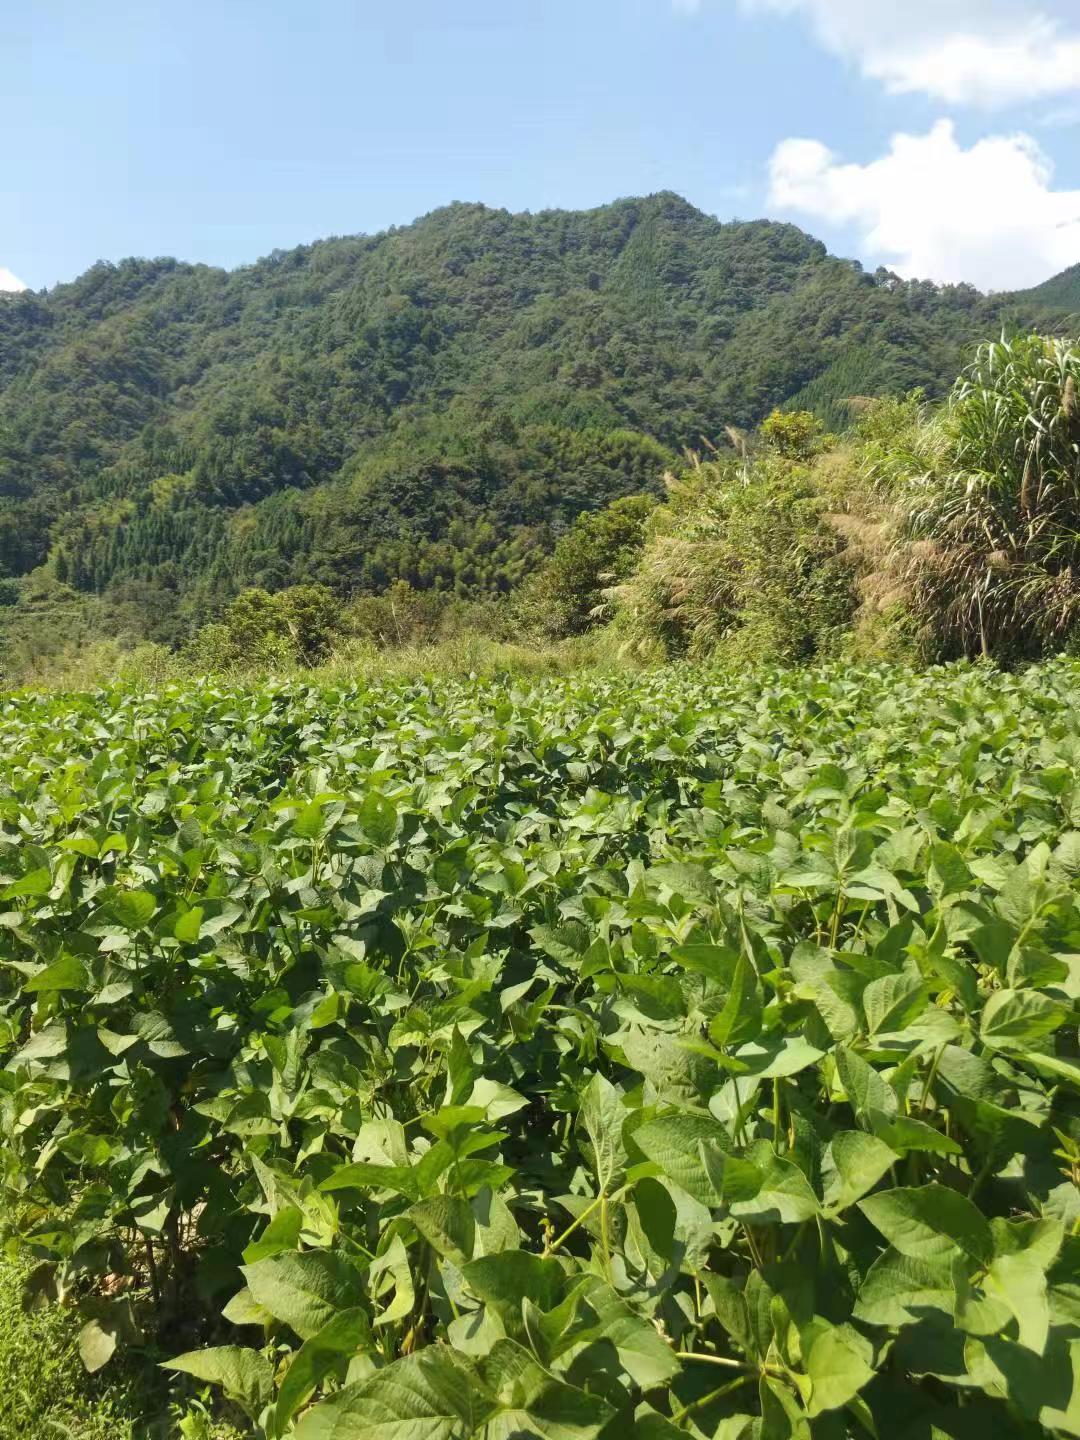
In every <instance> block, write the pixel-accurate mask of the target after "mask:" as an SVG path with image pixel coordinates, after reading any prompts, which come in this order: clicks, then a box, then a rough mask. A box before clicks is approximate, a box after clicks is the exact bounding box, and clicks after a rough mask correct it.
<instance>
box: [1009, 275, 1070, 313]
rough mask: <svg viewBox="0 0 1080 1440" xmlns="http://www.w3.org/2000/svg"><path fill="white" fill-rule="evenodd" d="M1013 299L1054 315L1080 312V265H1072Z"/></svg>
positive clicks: (1021, 292)
mask: <svg viewBox="0 0 1080 1440" xmlns="http://www.w3.org/2000/svg"><path fill="white" fill-rule="evenodd" d="M1013 300H1014V301H1016V302H1018V303H1021V304H1023V305H1025V306H1031V307H1033V308H1034V309H1035V310H1037V311H1040V312H1049V313H1051V314H1054V315H1061V314H1063V313H1068V314H1073V315H1075V314H1080V265H1072V266H1070V267H1069V269H1068V270H1063V271H1062V272H1061V274H1060V275H1054V276H1053V277H1052V278H1051V279H1049V280H1045V281H1044V282H1043V283H1042V284H1041V285H1036V286H1035V287H1034V289H1032V290H1022V291H1020V292H1018V293H1017V294H1016V295H1014V296H1013Z"/></svg>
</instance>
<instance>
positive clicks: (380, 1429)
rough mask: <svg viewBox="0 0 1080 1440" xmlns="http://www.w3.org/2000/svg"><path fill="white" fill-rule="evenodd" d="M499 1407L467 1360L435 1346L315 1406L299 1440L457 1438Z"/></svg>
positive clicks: (298, 1429)
mask: <svg viewBox="0 0 1080 1440" xmlns="http://www.w3.org/2000/svg"><path fill="white" fill-rule="evenodd" d="M497 1408H498V1405H497V1402H496V1401H495V1399H494V1397H493V1396H492V1395H491V1393H490V1391H489V1390H488V1389H487V1387H486V1386H485V1385H484V1384H483V1383H482V1382H481V1380H480V1377H479V1375H478V1374H477V1372H476V1370H475V1368H474V1367H473V1365H472V1364H471V1363H470V1362H469V1361H468V1360H467V1359H466V1357H464V1356H461V1355H457V1354H455V1352H454V1351H452V1350H450V1349H448V1348H447V1347H446V1346H431V1347H429V1348H428V1349H425V1350H421V1351H420V1352H419V1354H416V1355H410V1356H407V1357H406V1358H405V1359H403V1360H398V1361H396V1362H395V1363H394V1364H393V1365H389V1366H387V1368H386V1369H385V1370H378V1371H376V1373H375V1374H374V1375H372V1376H371V1377H370V1379H368V1380H363V1381H361V1382H360V1383H359V1384H355V1385H346V1386H345V1388H344V1389H343V1390H339V1391H338V1392H337V1394H335V1395H332V1396H331V1397H330V1398H329V1399H328V1400H323V1401H321V1402H320V1404H318V1405H315V1406H313V1407H312V1408H311V1409H310V1410H309V1411H308V1412H307V1414H306V1415H304V1416H303V1418H302V1419H301V1420H300V1423H299V1424H298V1425H297V1427H296V1437H297V1440H456V1437H458V1436H461V1435H473V1434H474V1433H475V1432H477V1431H479V1430H480V1428H481V1427H482V1426H483V1425H485V1424H486V1423H487V1421H488V1420H489V1419H490V1418H491V1417H492V1416H493V1415H494V1413H495V1411H496V1409H497Z"/></svg>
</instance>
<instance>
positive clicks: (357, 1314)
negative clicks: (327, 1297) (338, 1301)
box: [274, 1309, 371, 1435]
mask: <svg viewBox="0 0 1080 1440" xmlns="http://www.w3.org/2000/svg"><path fill="white" fill-rule="evenodd" d="M370 1342H371V1327H370V1325H369V1324H368V1317H367V1314H366V1313H365V1312H364V1311H363V1310H360V1309H354V1310H342V1311H341V1312H340V1313H339V1314H337V1315H335V1316H334V1317H333V1319H332V1320H329V1321H327V1323H326V1324H325V1325H324V1326H323V1328H322V1329H321V1330H320V1331H319V1332H318V1333H317V1334H315V1335H313V1336H312V1337H311V1339H310V1340H305V1341H304V1343H303V1345H301V1347H300V1349H299V1350H298V1351H297V1352H296V1354H295V1355H294V1356H293V1358H292V1360H291V1361H290V1363H289V1368H288V1370H287V1371H286V1372H285V1378H284V1380H282V1382H281V1386H280V1388H279V1390H278V1396H277V1403H276V1405H275V1408H274V1425H275V1428H276V1431H277V1434H278V1435H284V1434H285V1432H286V1427H287V1426H288V1423H289V1421H290V1420H291V1419H292V1418H293V1416H294V1415H295V1414H296V1412H297V1411H298V1410H299V1409H300V1408H301V1406H303V1405H305V1404H306V1403H307V1402H308V1400H309V1399H310V1398H311V1396H312V1395H313V1394H314V1393H315V1391H316V1389H317V1388H318V1386H319V1385H320V1384H321V1383H322V1381H323V1379H324V1378H325V1377H326V1376H327V1375H329V1374H330V1372H331V1371H332V1370H333V1369H334V1368H335V1367H336V1366H338V1365H339V1364H340V1362H341V1361H342V1359H348V1357H349V1356H351V1355H355V1354H356V1352H357V1351H358V1350H359V1349H360V1348H361V1347H362V1346H364V1345H365V1344H370Z"/></svg>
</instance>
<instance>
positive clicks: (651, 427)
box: [0, 194, 1069, 640]
mask: <svg viewBox="0 0 1080 1440" xmlns="http://www.w3.org/2000/svg"><path fill="white" fill-rule="evenodd" d="M1045 288H1046V287H1044V289H1045ZM1057 300H1058V295H1057V292H1055V291H1051V290H1048V291H1047V293H1046V294H1041V293H1040V292H1031V294H1030V296H1026V297H1007V296H1006V297H1001V296H999V297H990V298H987V297H983V296H981V295H980V294H979V293H978V292H976V291H975V290H974V289H972V288H970V287H967V286H960V287H946V288H941V287H937V286H934V285H931V284H921V283H907V282H902V281H900V280H898V279H897V278H896V277H895V276H891V275H889V274H887V273H885V272H878V273H877V274H876V275H870V274H867V273H864V272H863V271H862V270H861V269H860V268H859V267H858V266H857V265H855V264H853V263H851V262H849V261H844V260H838V259H835V258H832V257H830V256H829V255H828V254H827V253H826V251H825V249H824V247H823V246H822V245H821V244H820V243H819V242H817V241H815V240H813V239H811V238H810V237H809V236H807V235H805V234H804V233H802V231H800V230H798V229H797V228H795V227H793V226H789V225H779V224H773V223H770V222H764V221H758V222H751V223H730V224H721V223H720V222H718V221H716V220H714V219H712V218H710V217H708V216H706V215H704V214H702V213H701V212H699V211H697V210H695V209H694V208H693V207H692V206H690V205H688V204H687V203H686V202H685V201H683V200H681V199H679V198H678V197H677V196H674V195H670V194H661V195H656V196H652V197H650V198H648V199H642V200H624V201H619V202H617V203H615V204H613V205H609V206H606V207H603V208H601V209H597V210H592V211H587V212H561V211H552V212H545V213H542V214H537V215H530V214H523V215H511V214H509V213H508V212H505V211H498V210H491V209H487V208H485V207H483V206H480V205H465V204H460V205H453V206H450V207H448V208H446V209H444V210H440V211H437V212H435V213H433V214H431V215H429V216H427V217H425V218H424V219H422V220H419V221H417V222H416V223H415V224H414V225H411V226H407V227H404V228H401V229H394V230H390V231H388V232H386V233H384V234H381V235H377V236H373V237H354V238H347V239H333V240H327V241H320V242H318V243H316V244H313V245H308V246H301V247H299V248H297V249H295V250H291V251H287V252H275V253H274V254H273V255H271V256H269V257H268V258H266V259H264V260H262V261H260V262H259V263H258V264H256V265H252V266H249V267H246V268H243V269H240V270H236V271H233V272H228V273H227V272H225V271H222V270H217V269H213V268H210V267H207V266H201V265H185V264H181V263H179V262H177V261H174V260H128V261H124V262H122V263H121V264H119V265H107V264H100V265H97V266H95V267H94V268H93V269H91V270H90V271H88V272H87V273H86V274H85V275H84V276H82V277H81V279H79V280H77V281H76V282H75V283H73V284H71V285H65V286H60V287H58V288H57V289H55V290H53V291H51V292H49V293H47V294H46V293H42V294H33V293H24V294H19V295H0V577H6V579H0V591H2V594H0V599H2V600H3V601H5V602H6V603H7V605H8V606H11V605H13V604H18V605H20V606H23V607H25V606H26V605H27V604H28V603H29V602H30V601H31V600H34V599H35V595H36V603H39V604H40V600H41V595H42V593H43V590H42V587H43V586H45V587H46V588H47V589H48V591H49V594H50V595H51V596H52V597H53V601H55V599H56V597H57V596H60V597H63V596H65V595H77V594H79V593H80V592H81V593H83V594H85V595H88V596H95V595H96V596H105V597H107V598H108V599H109V601H110V603H113V604H115V605H116V606H120V607H126V608H125V609H124V611H123V613H124V614H125V616H126V617H127V623H130V624H132V625H133V626H134V628H135V629H137V630H141V631H142V632H143V633H145V634H147V635H151V636H154V637H156V638H159V639H164V640H173V639H176V638H179V637H180V636H181V635H182V634H184V633H186V632H187V631H189V630H190V629H191V628H192V627H193V626H194V625H196V624H198V623H200V622H201V621H203V620H205V619H206V618H207V617H208V616H210V615H213V614H214V613H216V611H217V610H218V609H220V607H221V605H222V604H223V603H224V602H225V601H226V600H227V599H228V598H229V597H230V596H231V595H232V594H234V593H236V591H237V590H238V589H240V588H242V587H243V586H245V585H252V584H258V585H261V586H264V587H266V588H269V589H275V588H278V587H281V586H284V585H288V584H291V583H296V582H300V581H321V582H324V583H328V584H330V585H331V586H333V587H335V588H337V589H340V590H342V591H348V592H351V591H356V590H376V591H377V590H380V589H382V588H385V586H386V585H387V584H389V583H390V582H391V581H392V580H394V579H395V578H403V579H405V580H407V581H408V582H409V583H410V584H411V585H413V586H414V587H416V588H418V589H430V588H438V589H445V590H447V591H452V592H454V593H457V594H465V595H470V594H490V593H492V592H498V591H502V590H506V589H508V588H511V587H513V586H514V585H515V584H516V583H517V582H518V581H520V580H521V579H522V578H523V577H524V576H525V575H526V574H527V573H528V572H529V571H530V570H531V569H533V568H534V567H535V564H536V562H537V560H538V558H539V557H540V556H541V555H542V554H543V553H545V552H546V551H548V550H550V548H551V545H552V543H553V541H554V539H555V538H556V536H557V535H558V534H559V533H560V532H561V531H562V530H564V529H565V528H566V527H567V525H569V523H570V522H571V521H572V520H573V519H574V517H575V516H576V515H577V514H579V513H581V512H582V511H585V510H592V509H596V508H598V507H601V506H603V505H605V504H607V503H609V502H610V501H612V500H613V499H616V498H618V497H619V496H622V495H626V494H632V493H640V492H643V491H649V490H655V489H657V487H658V486H659V483H660V476H661V474H662V472H663V470H664V468H665V466H666V465H667V464H668V463H669V461H670V458H671V455H672V453H673V452H675V451H677V450H680V449H682V448H683V447H684V446H687V445H692V446H700V444H701V437H705V438H706V439H707V440H717V441H722V440H723V436H724V434H725V427H728V426H736V427H747V426H750V425H753V424H756V423H757V422H759V421H760V420H761V419H762V417H763V416H765V415H766V414H767V413H768V412H769V411H770V410H772V409H773V407H775V406H778V405H781V406H782V405H786V404H788V403H789V402H793V403H794V404H796V405H797V406H801V407H806V408H810V409H813V410H815V411H817V413H818V414H819V415H820V416H821V417H822V418H823V419H824V420H825V421H826V422H827V423H828V424H831V425H839V424H842V423H844V422H845V420H846V417H847V409H846V405H845V401H846V400H847V398H848V397H851V396H855V395H865V394H878V393H883V392H890V391H903V390H907V389H909V388H911V387H913V386H920V385H921V386H925V387H926V388H927V390H928V392H929V393H930V394H932V395H935V394H940V393H942V392H943V391H944V390H945V388H946V387H947V385H948V382H949V381H950V380H951V378H952V377H953V375H954V374H955V372H956V369H957V366H958V363H959V361H960V358H961V356H962V353H963V351H964V348H965V347H966V346H969V345H970V344H971V342H972V341H974V340H976V339H978V338H981V337H984V336H986V335H987V334H989V333H992V332H993V331H994V330H995V329H996V328H997V327H999V326H1000V325H1001V324H1002V323H1003V322H1007V321H1008V320H1010V319H1011V318H1015V319H1016V320H1017V321H1021V322H1022V321H1024V320H1026V319H1028V318H1030V317H1031V316H1032V315H1034V314H1036V313H1038V314H1039V315H1041V316H1043V317H1045V313H1046V310H1047V306H1048V305H1050V306H1051V307H1052V306H1053V305H1054V304H1055V303H1057ZM1068 308H1069V307H1068V306H1067V305H1063V306H1062V309H1063V311H1064V310H1066V309H1068ZM42 567H44V568H42ZM32 574H33V575H34V576H35V579H34V581H33V584H32V585H31V586H27V585H26V584H25V583H24V582H21V580H20V577H26V576H30V575H32ZM34 586H36V587H37V589H36V592H34V594H31V592H32V591H33V590H34ZM9 613H10V612H9ZM133 616H134V617H135V618H134V620H132V618H131V617H133Z"/></svg>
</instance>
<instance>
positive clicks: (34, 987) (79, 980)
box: [23, 955, 91, 994]
mask: <svg viewBox="0 0 1080 1440" xmlns="http://www.w3.org/2000/svg"><path fill="white" fill-rule="evenodd" d="M90 985H91V980H90V976H89V974H88V973H87V969H86V966H85V965H84V964H83V962H82V961H81V960H80V959H79V958H78V956H76V955H61V957H60V958H59V960H54V961H53V962H52V964H51V965H46V966H45V967H44V969H42V970H39V971H38V972H37V974H36V975H31V976H30V978H29V979H28V980H27V981H26V983H25V984H24V985H23V989H24V990H25V991H27V992H28V993H29V994H42V993H44V992H45V991H49V990H86V989H88V988H89V987H90Z"/></svg>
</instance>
